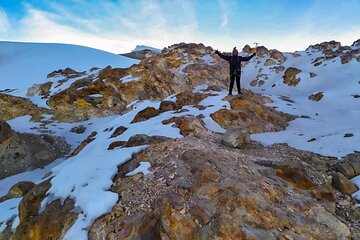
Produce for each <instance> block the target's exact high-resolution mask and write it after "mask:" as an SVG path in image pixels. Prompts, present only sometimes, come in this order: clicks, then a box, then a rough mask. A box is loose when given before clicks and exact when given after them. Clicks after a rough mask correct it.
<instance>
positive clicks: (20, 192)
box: [0, 181, 35, 202]
mask: <svg viewBox="0 0 360 240" xmlns="http://www.w3.org/2000/svg"><path fill="white" fill-rule="evenodd" d="M34 186H35V184H34V183H33V182H30V181H22V182H18V183H16V184H14V185H13V186H12V187H11V188H10V190H9V191H8V193H7V194H6V195H5V196H3V197H0V202H3V201H6V200H8V199H10V198H19V197H23V196H24V195H25V194H26V193H28V192H29V191H30V190H31V189H33V187H34Z"/></svg>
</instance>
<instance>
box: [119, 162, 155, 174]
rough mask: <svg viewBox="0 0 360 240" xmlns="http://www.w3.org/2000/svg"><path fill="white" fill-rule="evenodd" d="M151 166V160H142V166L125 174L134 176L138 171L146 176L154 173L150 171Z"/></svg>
mask: <svg viewBox="0 0 360 240" xmlns="http://www.w3.org/2000/svg"><path fill="white" fill-rule="evenodd" d="M150 167H151V164H150V163H149V162H140V166H138V167H137V168H135V169H134V170H133V171H131V172H128V173H127V174H126V175H125V176H127V177H131V176H134V175H136V174H138V173H142V174H144V175H145V176H147V175H152V174H153V173H152V172H151V171H149V168H150Z"/></svg>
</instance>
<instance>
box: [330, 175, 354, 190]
mask: <svg viewBox="0 0 360 240" xmlns="http://www.w3.org/2000/svg"><path fill="white" fill-rule="evenodd" d="M331 176H332V178H333V181H332V186H333V187H334V188H336V189H337V190H339V191H340V192H341V193H342V194H347V195H351V194H353V193H354V192H356V191H357V190H358V189H357V188H356V186H355V185H354V184H353V183H352V182H351V181H350V180H348V179H347V178H346V177H345V176H344V175H342V174H341V173H337V172H335V173H332V174H331Z"/></svg>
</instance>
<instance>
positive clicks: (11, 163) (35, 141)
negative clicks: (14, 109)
mask: <svg viewBox="0 0 360 240" xmlns="http://www.w3.org/2000/svg"><path fill="white" fill-rule="evenodd" d="M0 125H1V128H0V131H2V132H0V179H3V178H5V177H8V176H11V175H14V174H16V173H20V172H24V171H30V170H33V169H36V168H41V167H44V166H46V165H48V164H49V163H51V162H52V161H54V160H55V159H57V158H59V157H61V156H64V155H65V154H66V153H67V152H68V151H69V145H68V144H67V143H66V142H65V141H64V140H63V139H61V138H60V137H53V136H49V135H45V134H42V135H35V134H27V133H17V132H13V131H12V130H11V128H10V126H9V125H8V124H7V123H6V122H3V121H0Z"/></svg>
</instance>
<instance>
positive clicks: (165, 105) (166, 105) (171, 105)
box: [159, 101, 180, 112]
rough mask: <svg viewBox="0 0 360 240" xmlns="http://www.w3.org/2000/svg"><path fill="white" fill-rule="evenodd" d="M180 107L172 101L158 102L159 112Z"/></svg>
mask: <svg viewBox="0 0 360 240" xmlns="http://www.w3.org/2000/svg"><path fill="white" fill-rule="evenodd" d="M179 108H180V107H179V105H178V104H177V103H176V102H173V101H162V102H161V103H160V107H159V112H166V111H174V110H178V109H179Z"/></svg>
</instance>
